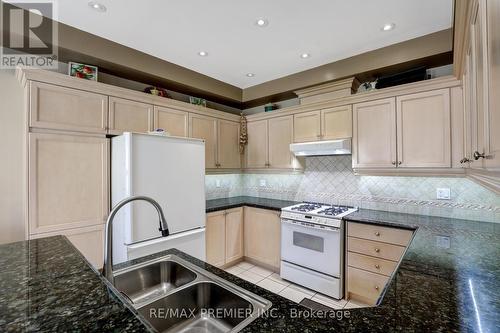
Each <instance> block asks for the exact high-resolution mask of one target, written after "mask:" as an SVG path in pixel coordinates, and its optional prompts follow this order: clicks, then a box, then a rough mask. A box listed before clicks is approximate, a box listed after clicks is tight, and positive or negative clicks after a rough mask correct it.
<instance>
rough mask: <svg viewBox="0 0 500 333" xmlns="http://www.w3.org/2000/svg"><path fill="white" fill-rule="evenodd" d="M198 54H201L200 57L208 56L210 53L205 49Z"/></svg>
mask: <svg viewBox="0 0 500 333" xmlns="http://www.w3.org/2000/svg"><path fill="white" fill-rule="evenodd" d="M198 55H199V56H200V57H206V56H207V55H208V53H207V52H205V51H200V52H198Z"/></svg>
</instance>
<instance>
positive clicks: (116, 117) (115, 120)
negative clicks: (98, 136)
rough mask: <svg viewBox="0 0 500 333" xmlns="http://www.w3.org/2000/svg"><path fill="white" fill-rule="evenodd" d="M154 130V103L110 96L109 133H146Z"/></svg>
mask: <svg viewBox="0 0 500 333" xmlns="http://www.w3.org/2000/svg"><path fill="white" fill-rule="evenodd" d="M152 130H153V105H151V104H146V103H141V102H136V101H131V100H128V99H123V98H118V97H110V98H109V134H116V135H120V134H122V133H123V132H139V133H146V132H149V131H152Z"/></svg>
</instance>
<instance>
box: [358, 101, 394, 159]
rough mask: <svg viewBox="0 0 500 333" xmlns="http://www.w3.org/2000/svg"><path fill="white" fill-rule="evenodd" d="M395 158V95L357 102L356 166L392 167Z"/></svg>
mask: <svg viewBox="0 0 500 333" xmlns="http://www.w3.org/2000/svg"><path fill="white" fill-rule="evenodd" d="M396 161H397V159H396V101H395V98H387V99H381V100H376V101H370V102H365V103H359V104H354V106H353V152H352V166H353V168H362V167H368V168H393V167H396Z"/></svg>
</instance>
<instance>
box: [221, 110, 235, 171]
mask: <svg viewBox="0 0 500 333" xmlns="http://www.w3.org/2000/svg"><path fill="white" fill-rule="evenodd" d="M217 132H218V135H217V166H218V167H219V168H225V169H239V168H241V155H240V148H239V142H240V123H238V122H235V121H229V120H222V119H219V120H218V126H217Z"/></svg>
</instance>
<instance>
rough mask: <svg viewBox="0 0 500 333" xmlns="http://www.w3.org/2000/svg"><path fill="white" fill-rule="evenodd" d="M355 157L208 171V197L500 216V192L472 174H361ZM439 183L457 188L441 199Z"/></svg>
mask: <svg viewBox="0 0 500 333" xmlns="http://www.w3.org/2000/svg"><path fill="white" fill-rule="evenodd" d="M351 163H352V161H351V156H322V157H308V158H307V159H306V169H305V171H304V173H303V174H293V175H283V174H243V175H213V176H207V177H206V179H207V181H206V187H207V198H220V197H225V196H228V194H229V195H230V196H233V195H251V196H260V197H266V198H273V199H284V200H296V201H318V202H324V203H331V204H342V205H352V206H357V207H360V208H367V209H380V210H389V211H396V212H403V213H410V214H426V215H436V216H445V217H456V218H463V219H473V220H484V221H491V222H500V196H499V195H497V194H495V193H493V192H491V191H489V190H488V189H486V188H484V187H482V186H480V185H478V184H476V183H474V182H472V181H470V180H468V179H465V178H454V177H381V176H356V175H354V172H353V170H352V167H351ZM215 179H219V180H220V183H221V187H219V188H216V187H215V185H214V184H215ZM262 181H264V183H262ZM439 187H445V188H450V189H451V200H437V199H436V188H439Z"/></svg>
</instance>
